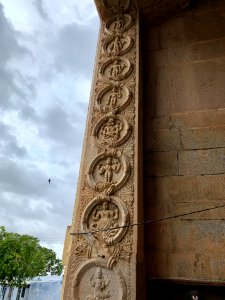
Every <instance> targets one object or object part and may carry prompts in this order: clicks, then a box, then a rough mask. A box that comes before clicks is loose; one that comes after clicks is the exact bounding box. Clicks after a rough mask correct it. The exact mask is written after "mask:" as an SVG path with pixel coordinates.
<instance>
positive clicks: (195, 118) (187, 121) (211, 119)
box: [154, 104, 225, 128]
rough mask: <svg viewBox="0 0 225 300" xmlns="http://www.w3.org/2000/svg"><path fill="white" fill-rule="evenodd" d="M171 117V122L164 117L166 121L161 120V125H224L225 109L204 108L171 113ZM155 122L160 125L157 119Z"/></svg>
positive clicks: (189, 126) (187, 126)
mask: <svg viewBox="0 0 225 300" xmlns="http://www.w3.org/2000/svg"><path fill="white" fill-rule="evenodd" d="M224 106H225V104H224ZM169 118H170V123H169V122H168V123H166V121H165V120H164V119H165V117H164V118H162V119H163V120H164V122H160V125H161V127H162V126H165V127H166V126H169V124H170V126H171V127H172V128H192V127H209V126H224V125H225V109H213V110H211V109H210V110H202V111H192V112H185V113H177V114H172V115H170V117H169ZM157 119H158V118H157ZM157 119H156V120H157ZM160 119H161V118H160ZM167 119H168V117H167V118H166V120H167ZM154 124H156V125H157V126H158V122H157V121H154ZM156 125H155V126H156ZM165 127H164V128H165Z"/></svg>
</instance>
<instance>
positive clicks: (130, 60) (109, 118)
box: [62, 0, 144, 300]
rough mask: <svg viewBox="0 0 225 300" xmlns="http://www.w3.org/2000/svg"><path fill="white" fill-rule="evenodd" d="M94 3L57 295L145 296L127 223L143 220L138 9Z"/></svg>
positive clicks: (84, 299)
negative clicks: (95, 31)
mask: <svg viewBox="0 0 225 300" xmlns="http://www.w3.org/2000/svg"><path fill="white" fill-rule="evenodd" d="M97 4H98V8H99V11H100V13H101V28H100V35H99V44H98V49H97V59H96V67H95V73H94V79H93V86H92V94H91V99H90V107H89V112H88V121H87V127H86V133H85V141H84V146H83V155H82V162H81V169H80V177H79V184H78V189H77V196H76V202H75V209H74V214H73V224H72V227H71V232H72V233H74V236H73V238H72V241H71V245H70V250H69V253H70V254H69V259H68V263H67V266H66V270H65V276H64V285H63V293H62V300H75V299H76V300H97V299H98V300H101V299H102V300H103V299H110V300H114V299H115V300H125V299H130V300H133V299H144V297H143V295H142V296H141V294H139V297H138V294H137V265H139V260H141V255H140V256H139V257H138V254H139V250H140V249H141V248H142V247H143V245H142V244H140V245H139V244H138V242H139V240H141V238H140V235H139V234H140V231H139V228H138V227H137V226H130V224H134V223H137V222H139V221H141V220H140V207H141V202H142V199H141V197H140V195H139V189H140V178H139V177H141V172H140V166H139V159H140V146H141V140H140V136H139V130H140V128H139V123H140V122H139V109H140V108H139V105H140V104H139V42H138V41H139V17H138V10H137V6H136V4H135V2H134V1H125V0H124V1H116V0H101V1H97ZM79 232H81V233H80V234H77V233H79ZM84 232H85V234H82V233H84ZM138 232H139V233H138ZM142 272H143V270H142Z"/></svg>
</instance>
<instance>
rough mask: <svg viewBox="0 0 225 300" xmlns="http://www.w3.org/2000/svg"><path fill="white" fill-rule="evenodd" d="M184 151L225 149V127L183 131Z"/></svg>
mask: <svg viewBox="0 0 225 300" xmlns="http://www.w3.org/2000/svg"><path fill="white" fill-rule="evenodd" d="M181 140H182V145H183V148H184V149H207V148H217V147H221V148H222V147H225V126H221V127H204V128H192V129H186V130H181Z"/></svg>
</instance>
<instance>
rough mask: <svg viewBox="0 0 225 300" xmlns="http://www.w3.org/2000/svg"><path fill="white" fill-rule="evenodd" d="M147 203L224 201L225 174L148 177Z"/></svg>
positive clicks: (216, 202)
mask: <svg viewBox="0 0 225 300" xmlns="http://www.w3.org/2000/svg"><path fill="white" fill-rule="evenodd" d="M145 184H146V187H148V189H146V190H147V194H146V205H149V204H150V203H152V204H153V205H156V206H157V205H159V204H161V205H163V204H165V206H166V205H168V204H171V206H173V205H175V203H183V204H185V203H187V205H189V204H190V203H191V204H193V203H194V204H198V203H200V205H202V203H203V202H204V203H212V204H213V205H215V204H218V203H220V202H221V201H224V186H225V174H222V175H204V176H166V177H158V178H157V177H156V178H146V183H145Z"/></svg>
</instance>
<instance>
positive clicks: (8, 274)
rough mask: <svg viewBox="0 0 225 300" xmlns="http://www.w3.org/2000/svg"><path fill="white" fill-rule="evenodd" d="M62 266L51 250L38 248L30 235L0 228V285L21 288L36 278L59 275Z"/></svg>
mask: <svg viewBox="0 0 225 300" xmlns="http://www.w3.org/2000/svg"><path fill="white" fill-rule="evenodd" d="M62 270H63V266H62V262H61V260H60V259H58V258H57V257H56V254H55V252H54V251H53V250H51V249H47V248H45V247H42V246H40V244H39V240H38V238H36V237H33V236H30V235H21V234H18V233H12V232H7V231H6V230H5V228H4V227H0V284H1V285H3V286H6V285H8V286H17V287H22V286H24V285H26V281H27V280H31V279H32V278H34V277H36V276H45V275H49V274H51V275H60V274H61V273H62Z"/></svg>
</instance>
